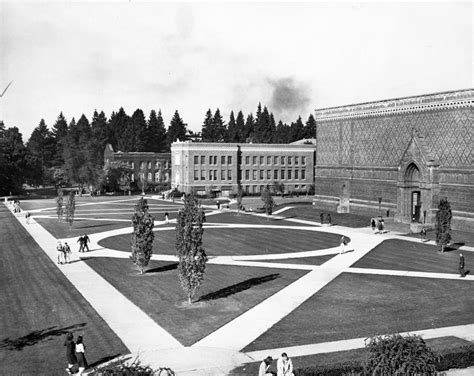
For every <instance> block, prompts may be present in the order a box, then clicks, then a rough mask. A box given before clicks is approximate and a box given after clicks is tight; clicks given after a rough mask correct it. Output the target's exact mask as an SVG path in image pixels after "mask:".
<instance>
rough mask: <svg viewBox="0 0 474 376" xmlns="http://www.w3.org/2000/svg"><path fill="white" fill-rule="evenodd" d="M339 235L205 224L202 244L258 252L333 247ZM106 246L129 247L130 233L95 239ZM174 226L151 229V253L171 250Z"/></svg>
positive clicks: (222, 251) (210, 250)
mask: <svg viewBox="0 0 474 376" xmlns="http://www.w3.org/2000/svg"><path fill="white" fill-rule="evenodd" d="M339 240H340V235H336V234H328V233H324V232H313V231H304V230H296V229H295V230H293V229H284V228H282V229H278V228H258V229H255V228H224V227H223V228H208V229H205V230H204V236H203V245H204V248H205V249H206V252H207V254H208V255H211V256H222V255H260V254H273V253H286V252H302V251H311V250H317V249H325V248H329V247H335V246H337V245H338V244H339ZM99 244H100V245H101V246H103V247H106V248H111V249H116V250H120V251H126V252H129V251H130V234H127V235H117V236H113V237H110V238H107V239H104V240H102V241H100V242H99ZM175 244H176V233H175V230H174V228H170V229H169V230H166V231H157V232H155V243H154V253H158V254H168V255H174V254H175V252H176V251H175Z"/></svg>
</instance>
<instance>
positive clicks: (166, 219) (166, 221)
mask: <svg viewBox="0 0 474 376" xmlns="http://www.w3.org/2000/svg"><path fill="white" fill-rule="evenodd" d="M168 221H169V217H168V212H165V223H168Z"/></svg>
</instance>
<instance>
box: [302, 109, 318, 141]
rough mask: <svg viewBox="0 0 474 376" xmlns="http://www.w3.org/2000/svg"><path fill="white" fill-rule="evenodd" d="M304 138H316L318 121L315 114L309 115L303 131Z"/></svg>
mask: <svg viewBox="0 0 474 376" xmlns="http://www.w3.org/2000/svg"><path fill="white" fill-rule="evenodd" d="M303 138H316V120H315V119H314V116H313V114H311V115H309V117H308V121H307V122H306V124H305V126H304V129H303Z"/></svg>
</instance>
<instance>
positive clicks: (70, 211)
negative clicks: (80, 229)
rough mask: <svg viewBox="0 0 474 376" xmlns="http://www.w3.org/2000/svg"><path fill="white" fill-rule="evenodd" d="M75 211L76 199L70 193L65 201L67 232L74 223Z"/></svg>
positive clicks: (72, 193)
mask: <svg viewBox="0 0 474 376" xmlns="http://www.w3.org/2000/svg"><path fill="white" fill-rule="evenodd" d="M75 211H76V198H75V196H74V192H73V191H70V192H69V196H67V200H66V222H67V223H68V225H69V230H71V228H72V224H73V223H74V212H75Z"/></svg>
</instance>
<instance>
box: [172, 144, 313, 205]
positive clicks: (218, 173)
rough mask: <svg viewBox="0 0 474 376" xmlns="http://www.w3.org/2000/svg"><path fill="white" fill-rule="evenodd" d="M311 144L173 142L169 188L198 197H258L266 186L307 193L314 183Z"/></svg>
mask: <svg viewBox="0 0 474 376" xmlns="http://www.w3.org/2000/svg"><path fill="white" fill-rule="evenodd" d="M314 158H315V146H314V145H311V144H302V145H295V144H225V143H193V142H175V143H173V144H172V145H171V160H172V170H173V175H172V179H171V184H172V187H174V188H177V189H179V190H180V191H183V192H186V193H190V192H191V191H192V190H193V191H194V192H195V193H197V194H209V193H211V192H213V193H215V194H217V195H222V196H228V195H229V194H230V193H237V190H238V186H239V185H241V186H242V189H243V191H244V192H247V193H250V194H258V193H260V191H261V189H262V188H263V187H265V186H267V185H270V186H272V185H273V184H274V183H275V182H277V183H279V184H283V186H284V191H285V192H302V193H303V192H307V191H308V190H309V189H310V187H311V185H312V184H313V176H314V175H313V172H314Z"/></svg>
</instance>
